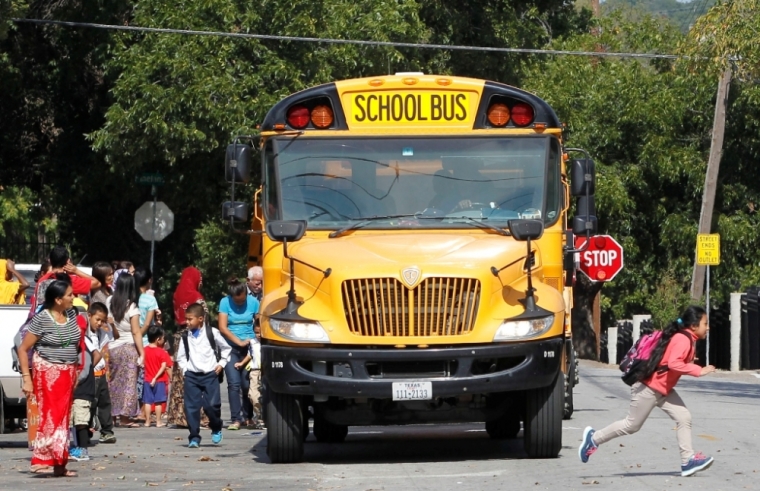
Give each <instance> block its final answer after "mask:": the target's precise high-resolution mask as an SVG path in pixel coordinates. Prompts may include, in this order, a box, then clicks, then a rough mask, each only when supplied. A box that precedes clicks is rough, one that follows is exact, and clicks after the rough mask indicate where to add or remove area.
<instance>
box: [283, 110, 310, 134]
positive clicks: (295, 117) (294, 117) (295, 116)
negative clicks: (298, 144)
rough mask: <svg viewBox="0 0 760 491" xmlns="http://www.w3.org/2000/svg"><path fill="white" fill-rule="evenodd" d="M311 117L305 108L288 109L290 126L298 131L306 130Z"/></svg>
mask: <svg viewBox="0 0 760 491" xmlns="http://www.w3.org/2000/svg"><path fill="white" fill-rule="evenodd" d="M310 119H311V115H310V114H309V110H308V109H306V107H305V106H293V107H291V108H290V109H288V124H289V125H290V126H292V127H293V128H295V129H297V130H301V129H304V128H306V126H307V125H308V124H309V120H310Z"/></svg>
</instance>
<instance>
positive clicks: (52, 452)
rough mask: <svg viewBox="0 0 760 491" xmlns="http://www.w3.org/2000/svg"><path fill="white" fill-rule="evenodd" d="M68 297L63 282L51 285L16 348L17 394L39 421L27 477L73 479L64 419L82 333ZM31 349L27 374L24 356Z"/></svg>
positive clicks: (69, 291) (71, 396)
mask: <svg viewBox="0 0 760 491" xmlns="http://www.w3.org/2000/svg"><path fill="white" fill-rule="evenodd" d="M73 301H74V293H73V290H72V288H71V284H70V283H69V282H66V281H63V280H55V281H53V282H52V283H51V284H50V285H49V286H48V287H47V290H45V303H44V305H43V309H42V310H41V311H40V312H39V313H38V314H37V315H35V316H34V318H33V319H32V321H31V323H30V325H29V330H28V331H27V333H26V335H25V336H24V340H23V342H22V343H21V347H20V348H19V352H18V357H19V365H21V376H22V378H23V386H22V390H23V391H24V394H26V396H27V397H31V396H35V397H36V399H37V405H38V406H39V412H40V420H39V426H38V429H37V436H36V437H35V440H34V445H33V452H34V453H33V454H32V472H35V473H41V472H49V471H50V469H51V468H52V470H53V476H56V477H75V476H76V475H77V474H76V472H74V471H70V470H67V469H66V465H67V464H68V460H69V414H70V412H71V404H72V402H73V399H74V385H75V383H76V380H77V364H78V362H79V344H80V341H81V338H82V330H81V329H80V327H79V325H78V324H77V314H76V310H74V309H73ZM30 349H33V350H34V351H33V355H32V360H31V367H32V368H33V371H34V379H32V376H31V374H30V372H29V369H30V360H29V356H28V351H29V350H30Z"/></svg>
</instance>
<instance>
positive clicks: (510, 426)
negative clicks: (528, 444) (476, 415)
mask: <svg viewBox="0 0 760 491" xmlns="http://www.w3.org/2000/svg"><path fill="white" fill-rule="evenodd" d="M486 432H487V433H488V436H489V437H491V439H493V440H506V439H509V438H515V437H517V434H518V433H520V415H519V414H517V413H516V412H515V411H507V412H506V413H505V414H504V415H502V416H501V417H500V418H499V419H495V420H493V421H486Z"/></svg>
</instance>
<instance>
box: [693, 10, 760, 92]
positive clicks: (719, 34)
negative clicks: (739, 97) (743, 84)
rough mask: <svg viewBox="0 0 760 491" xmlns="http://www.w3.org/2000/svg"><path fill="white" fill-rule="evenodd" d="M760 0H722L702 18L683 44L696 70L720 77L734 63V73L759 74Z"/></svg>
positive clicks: (743, 76)
mask: <svg viewBox="0 0 760 491" xmlns="http://www.w3.org/2000/svg"><path fill="white" fill-rule="evenodd" d="M758 11H760V0H734V1H728V2H720V3H718V4H717V5H715V6H714V7H713V8H711V9H710V10H709V11H708V12H707V14H706V15H704V16H703V17H701V18H700V19H699V20H698V21H697V23H696V24H695V25H694V27H693V28H692V29H691V31H690V32H689V36H688V38H687V39H685V40H684V41H683V43H681V46H680V51H681V52H682V53H684V54H686V55H688V56H689V58H688V60H687V61H686V63H687V64H688V65H689V66H690V67H691V69H692V70H693V71H703V70H707V71H709V72H710V73H712V74H714V75H715V76H717V75H718V74H719V73H720V72H722V71H723V70H724V69H725V68H727V67H729V66H732V67H733V70H734V75H735V76H737V77H738V78H740V79H746V80H748V81H753V80H752V79H756V78H758V77H759V76H760V15H758Z"/></svg>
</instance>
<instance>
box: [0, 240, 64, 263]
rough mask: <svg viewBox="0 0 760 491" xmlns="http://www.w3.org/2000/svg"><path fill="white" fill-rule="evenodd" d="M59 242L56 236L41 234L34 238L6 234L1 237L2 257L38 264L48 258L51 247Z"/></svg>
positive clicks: (0, 252)
mask: <svg viewBox="0 0 760 491" xmlns="http://www.w3.org/2000/svg"><path fill="white" fill-rule="evenodd" d="M57 244H58V238H57V237H55V236H40V237H37V238H35V239H33V240H30V239H28V238H25V237H13V236H11V235H6V236H5V237H0V258H3V259H12V260H13V261H14V262H16V263H19V264H23V263H29V264H37V263H41V262H43V261H44V260H45V259H47V258H48V255H49V254H50V249H52V248H53V247H55V246H56V245H57Z"/></svg>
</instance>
